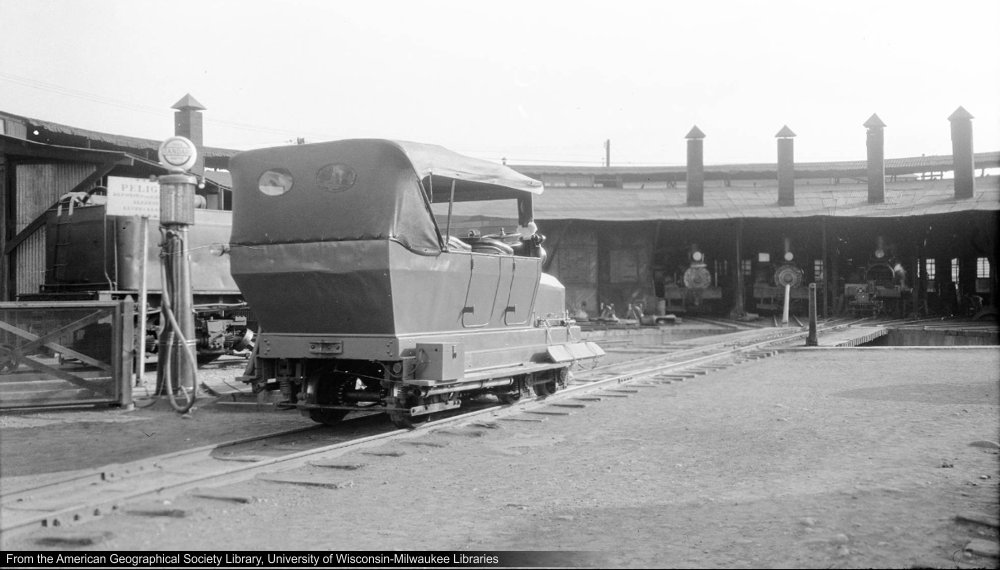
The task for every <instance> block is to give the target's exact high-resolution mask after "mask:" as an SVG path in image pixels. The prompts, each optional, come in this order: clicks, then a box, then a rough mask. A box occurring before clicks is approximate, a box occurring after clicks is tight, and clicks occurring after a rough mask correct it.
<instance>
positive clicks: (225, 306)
mask: <svg viewBox="0 0 1000 570" xmlns="http://www.w3.org/2000/svg"><path fill="white" fill-rule="evenodd" d="M79 200H80V198H79V197H76V196H67V197H66V200H65V201H66V203H65V204H61V205H60V207H58V208H56V209H53V210H50V211H48V212H46V214H45V216H46V220H45V266H46V267H45V282H44V284H43V285H42V287H41V290H40V291H39V292H38V293H33V294H29V295H21V296H19V299H21V300H25V301H74V300H113V299H120V298H124V297H125V296H131V297H132V298H133V299H135V298H137V297H138V294H139V290H140V282H141V279H142V273H141V270H140V264H139V263H137V261H138V260H139V259H141V258H143V257H145V260H146V264H145V267H146V280H147V289H148V291H149V295H148V303H149V318H148V323H147V327H146V331H147V332H146V335H147V337H146V339H145V343H144V344H145V347H146V350H147V352H155V351H156V349H157V346H156V341H157V331H158V329H159V309H160V299H161V296H162V293H163V287H162V285H161V282H160V270H159V267H160V259H159V256H160V241H161V239H160V233H159V230H158V224H157V223H156V220H151V221H150V223H149V224H148V230H147V232H148V235H147V240H146V242H147V247H146V250H145V251H143V249H142V235H141V228H142V226H141V224H140V219H139V218H138V217H136V216H113V215H111V216H109V215H107V207H106V204H105V201H104V199H103V197H102V196H99V195H94V196H91V197H89V201H88V202H87V203H81V204H71V202H73V201H79ZM231 226H232V213H231V212H228V211H221V210H206V209H196V210H195V224H194V225H193V226H190V228H189V233H188V250H189V252H190V253H189V258H190V260H191V287H192V292H193V300H194V310H195V331H196V337H197V344H196V348H197V356H198V360H199V362H201V363H205V362H209V361H211V360H214V359H215V358H218V357H219V356H221V355H223V354H226V353H230V352H233V351H240V350H245V349H249V348H251V347H252V342H253V327H254V324H253V322H252V319H253V317H252V314H251V313H250V311H249V309H247V307H246V303H245V302H244V300H243V297H242V295H241V294H240V291H239V289H238V288H237V287H236V283H235V282H234V281H233V278H232V276H231V275H230V272H229V259H228V258H226V257H224V256H221V255H219V253H220V251H219V250H218V246H220V245H221V244H224V243H226V242H227V241H228V239H229V233H230V231H231ZM213 246H215V247H213ZM83 332H84V333H85V335H89V338H84V339H81V342H82V343H83V344H85V345H99V346H110V344H108V343H109V342H110V339H107V338H104V337H105V336H106V335H107V334H109V333H108V331H107V330H104V329H101V328H98V327H93V328H91V329H85V330H84V331H83Z"/></svg>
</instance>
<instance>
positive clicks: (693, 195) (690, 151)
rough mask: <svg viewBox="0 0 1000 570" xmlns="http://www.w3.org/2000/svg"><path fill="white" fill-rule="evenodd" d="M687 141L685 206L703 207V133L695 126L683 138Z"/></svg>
mask: <svg viewBox="0 0 1000 570" xmlns="http://www.w3.org/2000/svg"><path fill="white" fill-rule="evenodd" d="M684 138H686V139H687V205H688V206H704V205H705V155H704V145H703V142H704V139H705V133H703V132H701V130H700V129H699V128H698V126H697V125H695V126H694V127H692V128H691V130H690V131H689V132H688V134H687V135H686V136H685V137H684Z"/></svg>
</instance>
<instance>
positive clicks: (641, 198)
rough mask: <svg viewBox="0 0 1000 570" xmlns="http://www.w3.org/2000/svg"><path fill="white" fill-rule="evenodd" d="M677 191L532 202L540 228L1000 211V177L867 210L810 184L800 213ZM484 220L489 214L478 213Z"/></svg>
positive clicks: (586, 194)
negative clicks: (967, 190)
mask: <svg viewBox="0 0 1000 570" xmlns="http://www.w3.org/2000/svg"><path fill="white" fill-rule="evenodd" d="M686 202H687V196H686V192H685V190H684V189H682V188H681V189H678V188H670V189H665V188H640V189H630V188H624V189H623V188H554V187H549V188H547V189H546V192H545V194H543V195H542V196H539V197H538V198H536V199H535V204H534V209H535V219H538V220H600V221H656V220H664V221H666V220H674V221H680V220H726V219H732V220H735V219H740V218H811V217H820V216H832V217H857V218H891V217H906V216H929V215H936V214H948V213H953V212H972V211H988V212H996V211H1000V177H998V176H987V177H982V178H976V190H975V194H974V196H973V197H972V198H969V199H966V200H956V199H955V189H954V180H933V181H907V182H895V183H888V184H886V189H885V202H884V203H882V204H869V203H868V186H867V184H809V185H800V186H798V187H796V188H795V205H793V206H779V205H778V192H777V189H776V188H775V187H773V186H771V187H765V188H733V187H727V188H705V205H704V206H688V205H687V203H686ZM480 214H481V215H486V212H480Z"/></svg>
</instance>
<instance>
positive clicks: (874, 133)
mask: <svg viewBox="0 0 1000 570" xmlns="http://www.w3.org/2000/svg"><path fill="white" fill-rule="evenodd" d="M864 126H865V127H867V128H868V203H869V204H882V203H884V202H885V131H884V129H885V123H883V122H882V119H880V118H878V115H875V114H872V116H871V117H869V118H868V120H867V121H865V124H864Z"/></svg>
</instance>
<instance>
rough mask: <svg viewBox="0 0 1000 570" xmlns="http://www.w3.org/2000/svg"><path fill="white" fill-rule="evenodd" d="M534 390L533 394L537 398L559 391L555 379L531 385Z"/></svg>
mask: <svg viewBox="0 0 1000 570" xmlns="http://www.w3.org/2000/svg"><path fill="white" fill-rule="evenodd" d="M531 389H532V390H534V392H535V395H536V396H538V397H539V398H544V397H546V396H551V395H552V394H555V393H556V392H558V391H559V385H558V384H556V381H555V380H550V381H548V382H545V383H543V384H535V385H534V386H532V387H531Z"/></svg>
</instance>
